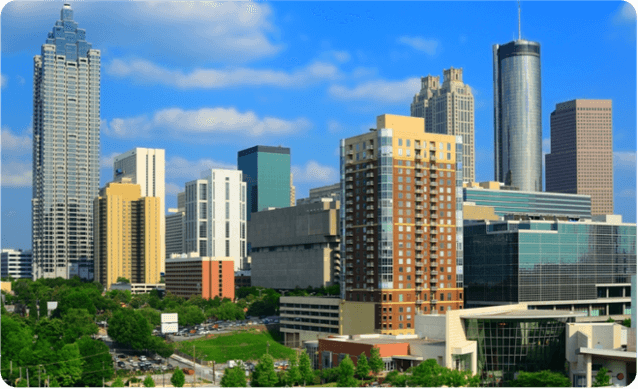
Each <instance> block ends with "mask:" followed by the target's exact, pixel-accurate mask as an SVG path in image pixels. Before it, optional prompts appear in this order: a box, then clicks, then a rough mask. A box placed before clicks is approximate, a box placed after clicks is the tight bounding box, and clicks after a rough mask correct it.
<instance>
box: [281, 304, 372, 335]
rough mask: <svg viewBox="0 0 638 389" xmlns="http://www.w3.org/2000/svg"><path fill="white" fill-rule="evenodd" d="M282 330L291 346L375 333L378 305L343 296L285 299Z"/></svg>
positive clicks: (282, 307) (282, 308) (282, 311)
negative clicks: (376, 308) (336, 337)
mask: <svg viewBox="0 0 638 389" xmlns="http://www.w3.org/2000/svg"><path fill="white" fill-rule="evenodd" d="M279 315H280V327H279V330H280V331H281V332H282V333H283V335H284V344H285V345H286V346H288V347H301V345H302V343H303V342H305V341H310V340H317V339H319V338H322V337H326V336H330V335H349V334H359V333H368V332H372V331H374V305H373V304H372V303H370V302H367V303H365V302H354V301H343V300H341V298H340V297H339V296H304V297H298V296H282V297H280V299H279Z"/></svg>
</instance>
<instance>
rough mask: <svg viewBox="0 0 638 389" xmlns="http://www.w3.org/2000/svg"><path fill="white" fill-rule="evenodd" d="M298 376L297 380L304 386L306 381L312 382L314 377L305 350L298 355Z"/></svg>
mask: <svg viewBox="0 0 638 389" xmlns="http://www.w3.org/2000/svg"><path fill="white" fill-rule="evenodd" d="M299 376H300V379H299V382H303V386H306V384H308V383H312V382H313V379H314V374H313V373H312V368H311V367H310V357H309V356H308V354H306V353H305V352H302V353H301V356H300V357H299Z"/></svg>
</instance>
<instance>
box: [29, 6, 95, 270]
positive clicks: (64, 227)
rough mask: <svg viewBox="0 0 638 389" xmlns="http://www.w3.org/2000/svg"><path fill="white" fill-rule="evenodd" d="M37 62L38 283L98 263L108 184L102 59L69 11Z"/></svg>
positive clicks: (35, 258)
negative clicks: (97, 219) (96, 238)
mask: <svg viewBox="0 0 638 389" xmlns="http://www.w3.org/2000/svg"><path fill="white" fill-rule="evenodd" d="M60 14H61V16H60V20H58V21H57V22H55V25H54V26H53V31H52V32H50V33H49V34H48V37H47V40H46V43H45V44H43V45H42V51H41V54H40V55H36V56H35V57H34V58H33V63H34V69H33V70H34V71H33V198H32V210H33V212H32V217H33V219H32V224H33V225H32V228H33V232H32V233H33V235H32V237H33V277H34V278H35V279H37V278H55V277H63V278H68V277H69V276H70V274H69V270H70V268H71V266H70V264H72V263H86V262H91V261H93V199H94V198H95V197H96V196H97V195H98V190H99V183H100V169H99V158H100V51H99V50H94V49H93V48H92V47H91V44H90V43H88V42H86V40H85V36H86V32H85V30H83V29H81V28H78V24H77V23H76V22H74V21H73V10H72V9H71V6H70V5H69V4H64V6H63V7H62V11H61V13H60Z"/></svg>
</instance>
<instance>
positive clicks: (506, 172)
mask: <svg viewBox="0 0 638 389" xmlns="http://www.w3.org/2000/svg"><path fill="white" fill-rule="evenodd" d="M493 53H494V170H495V171H494V176H495V181H498V182H504V183H505V185H508V186H515V187H517V188H519V189H520V190H522V191H526V192H532V191H535V192H541V191H542V190H543V171H542V133H543V131H542V122H541V56H540V55H541V47H540V44H539V43H537V42H530V41H526V40H522V39H518V40H515V41H512V42H510V43H507V44H504V45H494V46H493Z"/></svg>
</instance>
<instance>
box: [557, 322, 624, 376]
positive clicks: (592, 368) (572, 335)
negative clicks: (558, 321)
mask: <svg viewBox="0 0 638 389" xmlns="http://www.w3.org/2000/svg"><path fill="white" fill-rule="evenodd" d="M632 324H633V323H632ZM626 332H627V328H626V327H624V326H622V325H620V324H615V323H569V324H568V325H567V332H566V334H565V335H566V349H565V356H566V358H567V362H568V363H569V378H570V379H571V380H572V385H573V386H574V387H587V388H589V387H591V386H592V384H593V381H594V378H595V377H596V375H597V374H598V371H599V370H600V369H601V368H606V369H607V371H608V374H609V376H610V378H611V384H612V385H613V386H620V387H623V386H627V385H629V384H630V383H632V382H633V381H634V379H635V378H636V349H635V345H634V348H633V351H628V350H629V344H628V343H627V341H628V339H627V334H626ZM623 333H624V334H623Z"/></svg>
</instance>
